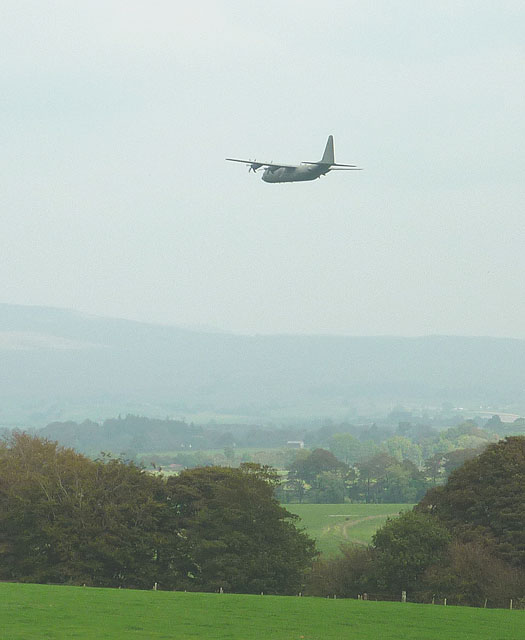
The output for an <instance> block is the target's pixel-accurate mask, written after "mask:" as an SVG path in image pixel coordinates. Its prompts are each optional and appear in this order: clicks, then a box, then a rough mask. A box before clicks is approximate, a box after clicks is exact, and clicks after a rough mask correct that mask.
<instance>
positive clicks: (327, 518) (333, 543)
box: [284, 504, 412, 554]
mask: <svg viewBox="0 0 525 640" xmlns="http://www.w3.org/2000/svg"><path fill="white" fill-rule="evenodd" d="M284 506H285V507H286V508H287V509H288V511H291V512H292V513H295V514H297V515H298V516H299V517H300V518H301V522H300V524H302V526H303V527H304V528H305V529H306V531H307V533H308V534H309V535H310V536H311V537H312V538H315V540H316V541H317V548H318V549H319V551H321V552H322V553H325V554H334V553H337V552H338V550H339V545H340V544H341V543H342V542H354V543H357V544H368V543H369V542H370V541H371V539H372V536H373V535H374V533H375V532H376V531H377V529H378V528H379V527H380V526H381V525H382V524H383V523H384V522H385V521H386V519H387V517H388V516H397V515H399V512H400V511H408V510H410V509H411V508H412V505H411V504H285V505H284Z"/></svg>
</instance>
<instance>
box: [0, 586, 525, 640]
mask: <svg viewBox="0 0 525 640" xmlns="http://www.w3.org/2000/svg"><path fill="white" fill-rule="evenodd" d="M0 637H1V638H5V639H6V640H18V639H20V640H33V639H34V640H54V639H67V640H71V639H72V638H75V639H78V640H88V639H90V640H99V639H100V638H109V639H111V640H118V639H120V638H122V639H125V640H133V639H134V638H135V639H139V638H140V639H143V640H155V639H160V638H164V639H168V638H172V639H176V640H189V639H197V638H198V639H199V640H202V639H206V638H210V639H211V640H219V639H222V640H260V639H261V638H264V639H265V640H342V639H343V638H349V639H351V638H359V640H377V638H381V639H382V640H401V639H402V640H443V638H454V640H472V639H473V638H475V639H476V640H522V638H524V637H525V612H524V611H509V610H503V609H492V610H491V609H473V608H467V607H450V606H449V607H443V606H437V605H434V606H433V605H417V604H409V603H407V604H402V603H393V602H370V601H369V602H365V601H360V600H332V599H330V600H328V599H324V598H299V597H283V596H246V595H231V594H222V595H219V594H208V593H178V592H168V591H131V590H124V589H122V590H119V589H92V588H82V587H56V586H45V585H29V584H6V583H3V584H0Z"/></svg>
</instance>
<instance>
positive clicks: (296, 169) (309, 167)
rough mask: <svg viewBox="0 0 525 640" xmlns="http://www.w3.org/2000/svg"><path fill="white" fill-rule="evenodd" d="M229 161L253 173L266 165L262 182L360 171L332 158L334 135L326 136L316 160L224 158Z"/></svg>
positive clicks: (295, 180)
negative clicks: (334, 172)
mask: <svg viewBox="0 0 525 640" xmlns="http://www.w3.org/2000/svg"><path fill="white" fill-rule="evenodd" d="M226 160H230V161H231V162H243V163H244V164H245V165H246V166H247V167H248V172H250V171H253V172H254V173H255V172H256V171H257V170H258V169H260V168H261V167H266V168H265V170H264V172H263V175H262V179H263V180H264V182H304V181H305V180H315V179H316V178H320V177H321V176H324V175H326V174H327V173H328V172H329V171H335V170H339V171H360V170H361V169H359V168H358V167H356V166H355V165H354V164H338V163H336V162H335V158H334V137H333V136H328V140H327V142H326V147H325V150H324V153H323V157H322V158H321V160H319V161H318V162H301V164H278V163H276V162H259V161H258V160H239V159H238V158H226Z"/></svg>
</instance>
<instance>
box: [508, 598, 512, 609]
mask: <svg viewBox="0 0 525 640" xmlns="http://www.w3.org/2000/svg"><path fill="white" fill-rule="evenodd" d="M509 609H510V610H511V611H512V598H511V599H510V607H509Z"/></svg>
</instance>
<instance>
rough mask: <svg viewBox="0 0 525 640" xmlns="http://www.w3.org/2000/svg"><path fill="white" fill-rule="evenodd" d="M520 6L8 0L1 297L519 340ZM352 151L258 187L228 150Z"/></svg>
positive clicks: (176, 318) (89, 308)
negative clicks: (322, 170) (344, 166)
mask: <svg viewBox="0 0 525 640" xmlns="http://www.w3.org/2000/svg"><path fill="white" fill-rule="evenodd" d="M524 34H525V4H524V3H523V2H522V0H517V1H516V2H510V1H502V2H492V1H491V2H488V1H480V0H477V1H472V2H470V1H465V2H462V1H459V0H454V1H450V2H447V1H440V2H435V1H434V0H432V1H424V0H423V1H421V0H417V1H416V0H413V1H410V2H408V1H399V0H398V1H396V2H391V0H384V1H366V0H365V1H363V0H359V1H356V2H354V1H352V0H331V2H328V3H324V4H323V3H321V2H319V1H318V0H315V1H313V0H297V1H295V0H280V1H278V2H277V1H274V0H265V1H264V2H248V1H246V0H243V1H242V2H237V1H226V0H218V1H214V2H206V1H200V2H195V3H190V2H177V1H174V0H170V1H164V0H158V1H155V0H154V1H150V2H146V1H140V2H138V1H134V0H125V1H124V0H122V1H112V0H104V1H103V2H102V1H98V0H77V1H76V2H71V0H63V1H58V0H57V1H48V0H34V1H29V0H3V2H2V3H1V4H0V40H1V42H2V48H1V50H2V55H1V56H0V78H1V100H0V110H1V123H2V125H1V134H0V141H1V155H0V158H1V160H0V170H1V185H2V186H1V189H2V191H1V200H0V202H1V221H2V233H1V234H0V301H2V302H9V303H19V304H35V305H48V306H60V307H68V308H73V309H78V310H81V311H86V312H90V313H95V314H99V315H108V316H118V317H126V318H133V319H138V320H147V321H153V322H163V323H169V324H179V325H191V326H195V325H206V326H212V327H217V328H221V329H226V330H231V331H236V332H238V331H242V332H248V333H256V332H257V333H269V332H270V333H274V332H289V333H347V334H356V335H370V334H393V335H426V334H437V333H439V334H443V333H445V334H465V335H498V336H503V335H505V336H515V337H521V338H525V144H524V143H525V124H524V123H525V118H524V115H525V38H524ZM330 133H331V134H333V135H334V137H335V148H336V159H337V160H338V161H339V162H346V163H356V164H359V165H360V166H362V167H364V168H365V171H362V172H338V173H335V172H334V173H332V174H331V175H329V176H327V177H325V178H321V180H317V181H314V182H309V183H302V184H301V183H298V184H282V185H280V184H266V183H264V182H262V181H261V180H260V174H259V175H254V174H250V175H248V173H247V171H246V169H245V167H244V166H243V165H237V164H234V163H228V162H225V161H224V158H225V157H226V156H234V157H241V158H243V157H249V158H254V157H255V158H258V159H263V160H274V161H281V162H296V161H297V162H298V161H301V160H317V159H319V158H320V157H321V154H322V152H323V148H324V145H325V142H326V137H327V135H328V134H330Z"/></svg>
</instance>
